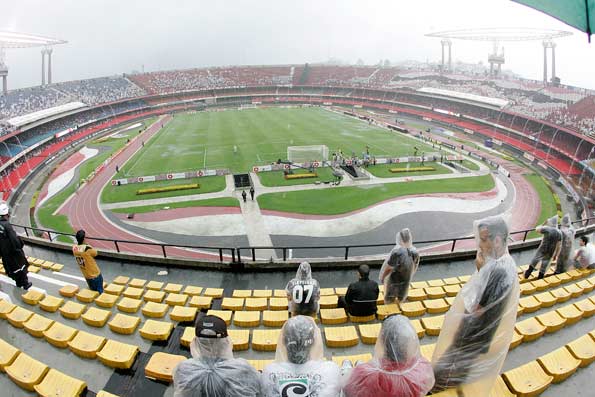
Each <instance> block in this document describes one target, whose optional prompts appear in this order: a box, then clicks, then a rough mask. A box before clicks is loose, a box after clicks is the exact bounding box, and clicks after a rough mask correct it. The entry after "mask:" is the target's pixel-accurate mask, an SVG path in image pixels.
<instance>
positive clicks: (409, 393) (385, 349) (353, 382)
mask: <svg viewBox="0 0 595 397" xmlns="http://www.w3.org/2000/svg"><path fill="white" fill-rule="evenodd" d="M433 385H434V373H433V371H432V365H431V364H430V362H429V361H428V360H426V359H425V358H424V357H422V355H421V354H420V350H419V339H418V336H417V333H416V332H415V330H414V329H413V326H412V325H411V322H410V321H409V320H408V319H407V317H404V316H401V315H396V316H390V317H388V318H386V319H385V320H384V322H383V323H382V328H381V330H380V335H379V336H378V339H377V340H376V346H375V348H374V358H373V359H372V360H371V361H370V362H368V363H365V364H360V365H358V366H357V367H355V368H354V369H353V371H352V372H351V376H350V377H349V379H348V381H347V384H346V385H345V387H344V388H343V391H344V393H345V396H346V397H357V396H377V397H392V396H399V397H422V396H425V395H426V394H427V393H428V392H429V391H430V389H431V388H432V386H433Z"/></svg>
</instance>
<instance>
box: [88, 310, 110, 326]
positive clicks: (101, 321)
mask: <svg viewBox="0 0 595 397" xmlns="http://www.w3.org/2000/svg"><path fill="white" fill-rule="evenodd" d="M111 314H112V312H110V311H109V310H102V309H97V308H96V307H92V308H90V309H89V310H87V311H86V312H85V314H83V315H82V319H83V322H84V323H85V324H87V325H90V326H91V327H98V328H101V327H103V326H104V325H105V323H107V320H108V319H109V318H110V316H111Z"/></svg>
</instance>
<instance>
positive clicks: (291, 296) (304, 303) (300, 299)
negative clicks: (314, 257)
mask: <svg viewBox="0 0 595 397" xmlns="http://www.w3.org/2000/svg"><path fill="white" fill-rule="evenodd" d="M285 292H286V293H287V300H288V301H289V311H290V312H291V315H292V316H296V315H298V314H303V315H305V316H315V315H316V313H318V310H319V309H320V304H319V302H318V301H319V300H320V285H318V281H317V280H315V279H313V278H312V268H311V267H310V264H309V263H308V262H302V263H300V267H299V268H298V270H297V273H296V275H295V278H293V279H291V280H290V281H289V282H288V283H287V286H286V287H285Z"/></svg>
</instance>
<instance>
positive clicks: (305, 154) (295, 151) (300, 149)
mask: <svg viewBox="0 0 595 397" xmlns="http://www.w3.org/2000/svg"><path fill="white" fill-rule="evenodd" d="M287 160H289V161H291V162H292V163H309V162H312V161H327V160H328V146H326V145H312V146H288V147H287Z"/></svg>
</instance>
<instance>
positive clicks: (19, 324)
mask: <svg viewBox="0 0 595 397" xmlns="http://www.w3.org/2000/svg"><path fill="white" fill-rule="evenodd" d="M33 314H34V313H33V312H32V311H31V310H27V309H24V308H22V307H19V306H17V307H15V309H14V310H13V311H11V312H10V313H8V314H7V315H6V319H7V320H8V322H9V323H11V324H12V326H13V327H16V328H23V324H25V322H26V321H27V320H29V319H30V318H31V317H32V316H33Z"/></svg>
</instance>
